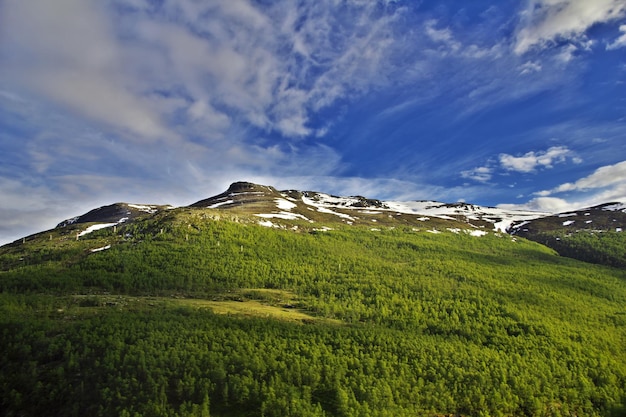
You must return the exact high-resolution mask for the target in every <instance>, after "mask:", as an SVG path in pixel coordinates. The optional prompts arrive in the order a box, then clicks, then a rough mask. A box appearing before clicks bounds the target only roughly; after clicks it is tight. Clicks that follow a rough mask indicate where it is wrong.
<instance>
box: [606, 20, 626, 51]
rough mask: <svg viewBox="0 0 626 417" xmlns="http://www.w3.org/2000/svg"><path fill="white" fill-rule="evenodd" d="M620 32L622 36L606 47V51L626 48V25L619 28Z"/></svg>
mask: <svg viewBox="0 0 626 417" xmlns="http://www.w3.org/2000/svg"><path fill="white" fill-rule="evenodd" d="M619 30H620V32H622V33H623V34H622V36H620V37H619V38H617V39H615V41H613V42H612V43H610V44H608V45H607V46H606V49H609V50H610V49H619V48H624V47H626V25H621V26H620V27H619Z"/></svg>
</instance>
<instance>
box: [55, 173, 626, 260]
mask: <svg viewBox="0 0 626 417" xmlns="http://www.w3.org/2000/svg"><path fill="white" fill-rule="evenodd" d="M624 207H625V206H624V205H621V204H620V203H608V204H603V205H600V206H596V207H591V208H587V209H582V210H579V211H575V212H566V213H559V214H552V213H545V212H534V211H515V210H503V209H499V208H494V207H482V206H478V205H474V204H468V203H460V202H459V203H441V202H437V201H411V202H399V201H381V200H376V199H369V198H366V197H362V196H351V197H340V196H334V195H330V194H326V193H322V192H316V191H298V190H283V191H279V190H277V189H276V188H274V187H271V186H266V185H259V184H254V183H250V182H235V183H233V184H231V185H230V187H229V188H228V189H227V190H226V191H225V192H223V193H221V194H218V195H216V196H213V197H209V198H206V199H203V200H200V201H198V202H196V203H193V204H191V205H190V206H188V208H195V209H213V210H217V211H225V212H230V213H234V214H239V215H243V216H247V218H248V220H247V221H254V219H256V222H257V223H258V224H260V225H262V226H267V227H275V228H293V227H296V228H298V227H300V228H304V229H315V228H321V229H329V228H333V227H336V226H337V225H348V226H349V225H356V226H358V225H361V226H363V225H367V226H370V227H372V228H374V229H375V228H378V227H402V226H412V227H416V228H419V229H426V230H428V231H430V232H432V233H439V232H442V231H452V232H454V233H467V234H471V235H475V236H481V235H484V234H486V233H491V232H500V233H510V234H512V235H514V236H519V237H524V238H527V239H530V240H534V241H536V242H539V243H542V244H544V245H547V246H549V247H550V248H553V249H555V250H556V251H557V252H559V253H560V254H561V255H564V256H569V257H573V258H576V259H580V260H584V261H588V262H594V263H602V264H608V265H612V266H624V265H626V255H625V254H623V252H626V251H621V250H620V249H621V247H622V246H623V245H625V244H626V236H623V235H617V236H616V235H615V233H620V232H621V230H622V229H623V228H624V227H626V213H624ZM169 209H172V207H170V206H156V205H133V204H125V203H118V204H113V205H111V206H105V207H101V208H98V209H95V210H92V211H90V212H89V213H87V214H84V215H82V216H79V217H76V218H72V219H68V220H65V221H63V222H61V223H60V224H59V225H58V226H57V227H65V226H68V225H73V224H74V225H80V224H81V223H96V224H92V225H90V226H89V227H87V228H86V229H84V230H83V229H79V230H77V231H76V233H78V234H79V235H82V234H86V233H90V232H92V231H93V230H97V229H99V228H103V227H111V226H115V225H118V224H121V223H124V222H132V221H133V220H134V219H135V218H143V217H145V216H146V215H150V214H155V213H158V212H161V211H163V210H169ZM574 217H578V220H576V219H574ZM599 233H601V234H602V236H600V237H597V238H596V240H598V241H599V242H600V241H601V244H600V243H599V244H592V245H587V246H588V247H587V248H585V249H582V248H581V243H580V241H581V240H582V239H583V238H584V237H585V236H587V235H589V234H591V235H596V236H598V234H599ZM607 236H608V237H607ZM591 243H593V242H591Z"/></svg>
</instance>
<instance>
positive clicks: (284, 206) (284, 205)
mask: <svg viewBox="0 0 626 417" xmlns="http://www.w3.org/2000/svg"><path fill="white" fill-rule="evenodd" d="M276 206H277V207H278V208H279V209H280V210H291V209H293V208H296V207H298V206H297V205H296V204H294V203H292V202H291V201H287V200H285V199H284V198H277V199H276Z"/></svg>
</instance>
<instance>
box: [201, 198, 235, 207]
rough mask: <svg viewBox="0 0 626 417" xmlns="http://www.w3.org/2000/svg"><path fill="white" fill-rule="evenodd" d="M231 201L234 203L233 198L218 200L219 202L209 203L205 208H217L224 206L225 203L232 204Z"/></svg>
mask: <svg viewBox="0 0 626 417" xmlns="http://www.w3.org/2000/svg"><path fill="white" fill-rule="evenodd" d="M233 203H234V201H233V200H226V201H220V202H219V203H215V204H211V205H210V206H208V207H207V208H210V209H214V208H218V207H219V206H224V205H226V204H233Z"/></svg>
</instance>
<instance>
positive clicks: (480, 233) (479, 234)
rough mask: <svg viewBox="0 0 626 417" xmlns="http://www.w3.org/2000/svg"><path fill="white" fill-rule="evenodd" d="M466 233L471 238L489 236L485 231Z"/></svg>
mask: <svg viewBox="0 0 626 417" xmlns="http://www.w3.org/2000/svg"><path fill="white" fill-rule="evenodd" d="M466 233H467V234H468V235H470V236H476V237H480V236H485V235H487V234H488V233H487V232H485V231H484V230H471V231H466Z"/></svg>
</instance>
